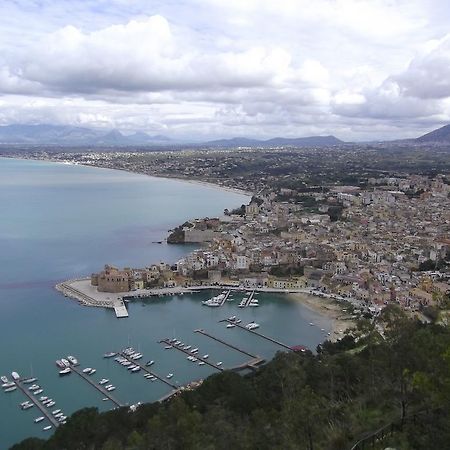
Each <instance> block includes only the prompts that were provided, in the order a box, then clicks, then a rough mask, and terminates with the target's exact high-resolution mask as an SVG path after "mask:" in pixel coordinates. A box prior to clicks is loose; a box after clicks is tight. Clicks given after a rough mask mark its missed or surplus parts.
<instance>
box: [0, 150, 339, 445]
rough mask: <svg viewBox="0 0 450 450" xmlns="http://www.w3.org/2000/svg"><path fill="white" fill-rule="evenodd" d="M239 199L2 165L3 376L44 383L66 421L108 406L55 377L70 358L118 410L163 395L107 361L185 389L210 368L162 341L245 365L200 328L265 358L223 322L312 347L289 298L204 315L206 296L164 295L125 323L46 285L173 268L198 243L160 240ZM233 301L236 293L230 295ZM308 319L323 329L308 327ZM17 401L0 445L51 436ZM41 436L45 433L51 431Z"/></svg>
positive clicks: (128, 177) (6, 416)
mask: <svg viewBox="0 0 450 450" xmlns="http://www.w3.org/2000/svg"><path fill="white" fill-rule="evenodd" d="M246 201H247V198H246V197H245V196H243V195H240V194H236V193H231V192H226V191H223V190H220V189H215V188H210V187H205V186H200V185H196V184H190V183H183V182H179V181H175V180H165V179H157V178H151V177H146V176H140V175H135V174H129V173H125V172H120V171H112V170H105V169H96V168H88V167H82V166H72V165H63V164H55V163H47V162H37V161H22V160H9V159H0V308H1V314H0V348H1V357H0V374H1V375H8V376H9V374H10V373H11V371H13V370H16V371H18V372H19V373H20V374H21V375H23V376H25V375H29V374H30V373H32V374H33V375H34V376H37V377H38V378H39V384H40V385H41V386H42V387H43V388H44V393H43V394H41V395H47V396H50V397H52V398H53V399H54V400H55V401H56V402H57V404H56V406H55V408H60V409H62V410H63V411H64V412H65V413H68V414H71V413H73V412H74V411H76V410H77V409H79V408H82V407H85V406H96V407H98V408H99V409H101V410H106V409H110V408H111V407H112V405H110V404H109V402H103V401H102V395H101V394H100V393H99V392H98V391H96V390H94V388H93V387H92V386H90V385H89V384H88V383H86V382H85V381H84V380H82V379H81V378H80V377H78V376H77V375H76V374H71V375H70V376H67V377H64V378H60V377H59V375H58V372H57V368H56V366H55V363H54V361H55V360H56V359H59V358H60V357H64V356H65V355H68V354H73V355H75V356H77V357H78V359H79V360H80V362H81V364H82V366H83V367H84V366H90V367H95V368H96V369H97V373H96V374H95V375H94V376H93V379H94V380H100V379H101V378H103V377H105V378H109V379H110V380H111V382H112V383H113V384H114V385H115V386H116V387H117V390H116V391H114V395H115V397H116V398H117V399H119V400H120V401H121V402H123V403H130V404H131V403H135V402H138V401H154V400H156V399H158V398H160V397H161V396H163V395H165V394H166V393H168V392H169V390H170V389H169V388H168V387H167V386H166V385H164V384H162V383H161V382H154V383H152V382H150V381H147V380H146V379H145V378H143V376H142V374H141V373H137V374H131V373H129V372H128V371H127V370H125V369H124V368H123V367H122V366H120V365H118V364H117V363H115V362H114V361H113V360H106V359H103V358H102V355H103V353H105V352H107V351H111V350H116V349H118V348H121V347H123V346H126V345H128V344H131V345H133V346H134V347H136V348H138V349H139V350H140V351H141V352H142V353H143V354H144V359H143V361H145V360H147V359H153V360H155V365H154V366H153V369H154V371H155V372H157V373H158V374H161V375H163V376H165V375H167V374H168V373H169V372H171V373H174V377H173V379H172V381H174V382H176V383H178V384H184V383H186V382H188V381H189V380H193V379H198V378H201V377H204V376H206V375H208V374H210V373H212V372H213V371H214V369H212V368H210V367H208V366H201V367H200V366H197V365H195V364H192V363H191V362H189V361H187V360H186V357H185V356H184V355H183V354H182V353H181V352H178V351H176V350H165V349H164V346H162V345H161V344H159V343H158V342H157V341H158V340H159V339H161V338H164V337H178V338H179V339H180V340H182V341H183V342H186V343H189V344H191V345H193V346H196V347H199V348H200V353H202V354H205V353H208V354H209V355H210V358H211V360H212V361H215V362H217V361H219V360H220V361H223V365H224V367H227V366H232V365H236V364H238V363H242V362H244V361H245V359H246V357H245V356H244V355H242V354H239V353H236V352H235V351H233V350H231V349H228V348H226V347H223V346H222V345H221V344H219V343H217V342H215V341H212V340H210V339H209V338H207V337H204V336H201V335H198V334H196V333H193V330H194V329H196V328H204V329H205V330H206V331H208V332H210V333H211V334H213V335H215V336H218V337H222V338H224V339H226V340H227V341H229V342H231V343H234V344H237V345H239V346H240V347H242V348H244V349H245V350H248V351H250V353H256V354H258V355H261V356H263V357H266V358H270V357H271V356H273V354H274V353H275V352H276V351H277V350H279V349H278V348H277V347H276V346H275V345H274V344H272V343H270V342H268V341H264V340H262V339H260V338H257V337H256V336H253V335H250V334H249V333H247V332H245V331H243V330H239V329H227V328H225V326H224V325H223V324H219V323H218V320H220V319H223V318H225V317H228V316H230V315H235V314H236V315H239V317H241V318H242V319H243V322H246V321H250V320H255V321H257V322H258V323H260V324H261V332H264V333H266V334H268V335H270V336H273V337H276V338H278V339H279V340H281V341H283V342H286V343H288V344H304V345H307V346H309V347H312V348H314V347H315V346H316V345H317V344H318V343H319V342H320V341H321V340H323V334H324V333H323V332H321V331H320V328H324V329H325V330H326V331H328V330H329V328H330V323H329V321H328V320H327V319H324V318H322V317H320V316H318V315H317V314H315V313H313V312H311V311H310V310H308V309H306V308H304V307H303V306H302V305H300V304H298V303H295V302H292V301H289V300H288V299H286V298H285V297H284V296H276V295H261V296H260V303H261V306H260V307H259V308H248V309H245V310H240V309H237V302H238V300H235V301H234V302H228V303H226V305H225V306H224V307H223V308H207V307H202V306H201V303H200V301H201V300H203V299H205V298H208V297H209V295H210V293H208V292H203V293H199V294H192V295H189V296H188V295H184V296H173V297H162V298H158V299H153V300H144V301H136V302H133V303H131V304H129V314H130V317H129V318H128V319H122V320H118V319H116V317H115V315H114V312H113V311H110V310H104V309H97V308H87V307H82V306H79V305H78V304H77V303H76V302H75V301H71V300H69V299H67V298H65V297H64V296H62V295H61V294H59V293H58V292H56V291H55V290H54V289H53V286H54V284H55V283H56V282H57V281H61V280H64V279H67V278H73V277H77V276H85V275H88V274H90V273H91V272H92V271H97V270H98V269H99V268H101V267H102V266H103V265H104V264H105V263H110V264H115V265H118V266H134V267H136V266H144V265H147V264H151V263H154V262H158V261H161V260H164V261H168V262H175V261H176V260H177V259H179V258H180V257H181V256H183V255H185V254H186V253H187V252H188V251H189V250H191V249H192V248H193V247H189V246H170V245H166V244H155V243H153V242H154V241H160V240H162V239H164V238H165V237H166V235H167V230H168V229H170V228H172V227H174V226H175V225H178V224H179V223H182V222H183V221H185V220H186V219H187V218H191V217H202V216H217V215H219V214H221V213H222V211H223V209H224V208H233V207H237V206H239V205H241V204H242V203H244V202H246ZM236 297H238V296H237V295H236ZM309 322H314V323H316V324H317V325H318V327H310V326H308V323H309ZM24 400H25V398H24V396H23V394H22V393H20V392H14V393H10V394H5V393H3V392H0V416H1V417H2V420H1V421H0V449H3V448H8V447H9V446H10V445H11V444H13V443H15V442H17V441H19V440H21V439H23V438H25V437H28V436H46V434H45V432H43V431H42V427H43V426H44V425H43V424H39V425H36V424H34V422H33V419H34V418H35V417H37V416H38V415H40V414H39V413H38V411H37V410H36V408H31V409H30V410H28V411H22V410H20V408H19V407H18V405H19V403H20V402H22V401H24ZM47 433H48V432H47Z"/></svg>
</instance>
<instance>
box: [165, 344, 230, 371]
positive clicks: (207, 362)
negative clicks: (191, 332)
mask: <svg viewBox="0 0 450 450" xmlns="http://www.w3.org/2000/svg"><path fill="white" fill-rule="evenodd" d="M159 343H160V344H166V345H170V346H171V347H173V348H174V349H176V350H179V351H180V352H182V353H184V354H186V355H188V356H193V357H194V358H197V359H198V360H199V361H202V362H204V363H205V364H207V365H208V366H210V367H212V368H214V369H216V370H218V371H219V372H223V370H224V369H223V367H220V366H218V365H216V364H213V363H211V362H209V361H208V360H207V359H205V358H202V357H201V356H197V355H194V354H192V353H191V351H190V350H185V349H184V348H181V347H178V346H176V345H173V344H171V343H170V340H169V339H162V340H161V341H159Z"/></svg>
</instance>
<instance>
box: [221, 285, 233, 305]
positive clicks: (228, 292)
mask: <svg viewBox="0 0 450 450" xmlns="http://www.w3.org/2000/svg"><path fill="white" fill-rule="evenodd" d="M230 294H231V289H229V290H228V291H227V293H226V294H225V296H224V297H223V299H222V301H221V302H220V306H223V305H225V302H226V301H227V300H228V297H229V296H230Z"/></svg>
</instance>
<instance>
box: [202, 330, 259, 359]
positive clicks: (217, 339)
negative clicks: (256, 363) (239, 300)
mask: <svg viewBox="0 0 450 450" xmlns="http://www.w3.org/2000/svg"><path fill="white" fill-rule="evenodd" d="M194 333H200V334H203V336H207V337H209V338H210V339H214V340H215V341H217V342H220V343H221V344H223V345H226V346H227V347H230V348H232V349H233V350H236V351H238V352H240V353H243V354H244V355H247V356H250V358H253V359H256V358H258V356H256V355H252V354H251V353H249V352H247V351H245V350H242V349H241V348H239V347H236V346H235V345H233V344H229V343H228V342H225V341H224V340H222V339H220V338H218V337H215V336H212V335H211V334H209V333H207V332H206V331H205V330H203V329H198V330H194Z"/></svg>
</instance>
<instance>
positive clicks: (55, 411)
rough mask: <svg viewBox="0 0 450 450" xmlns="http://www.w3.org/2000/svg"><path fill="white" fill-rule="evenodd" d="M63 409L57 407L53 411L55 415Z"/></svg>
mask: <svg viewBox="0 0 450 450" xmlns="http://www.w3.org/2000/svg"><path fill="white" fill-rule="evenodd" d="M60 412H61V410H60V409H55V410H54V411H52V414H53V415H54V416H55V415H56V414H58V413H60Z"/></svg>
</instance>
